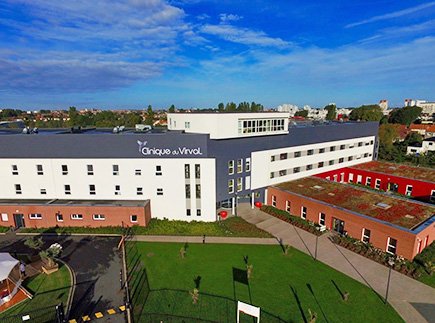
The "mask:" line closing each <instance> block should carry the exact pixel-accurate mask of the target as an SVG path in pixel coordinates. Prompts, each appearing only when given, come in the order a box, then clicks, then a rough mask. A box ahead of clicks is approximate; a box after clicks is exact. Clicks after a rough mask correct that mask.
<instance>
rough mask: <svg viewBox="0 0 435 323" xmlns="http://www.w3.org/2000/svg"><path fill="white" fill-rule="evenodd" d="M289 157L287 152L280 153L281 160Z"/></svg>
mask: <svg viewBox="0 0 435 323" xmlns="http://www.w3.org/2000/svg"><path fill="white" fill-rule="evenodd" d="M287 157H288V155H287V153H282V154H279V160H284V159H287Z"/></svg>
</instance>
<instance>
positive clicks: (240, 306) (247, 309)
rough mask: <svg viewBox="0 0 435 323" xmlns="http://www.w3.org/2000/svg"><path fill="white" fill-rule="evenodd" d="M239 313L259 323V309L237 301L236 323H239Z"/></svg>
mask: <svg viewBox="0 0 435 323" xmlns="http://www.w3.org/2000/svg"><path fill="white" fill-rule="evenodd" d="M240 312H242V313H245V314H248V315H250V316H252V317H255V318H256V319H257V323H260V308H259V307H256V306H252V305H251V304H246V303H243V302H240V301H237V323H240Z"/></svg>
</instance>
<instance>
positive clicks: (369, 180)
mask: <svg viewBox="0 0 435 323" xmlns="http://www.w3.org/2000/svg"><path fill="white" fill-rule="evenodd" d="M371 183H372V178H371V177H367V178H366V185H367V186H370V184H371Z"/></svg>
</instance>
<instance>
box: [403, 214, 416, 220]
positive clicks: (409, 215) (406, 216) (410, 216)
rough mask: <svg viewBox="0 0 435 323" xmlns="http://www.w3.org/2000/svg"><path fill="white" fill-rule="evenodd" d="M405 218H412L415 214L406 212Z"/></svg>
mask: <svg viewBox="0 0 435 323" xmlns="http://www.w3.org/2000/svg"><path fill="white" fill-rule="evenodd" d="M405 218H407V219H414V218H415V216H413V215H411V214H407V215H405Z"/></svg>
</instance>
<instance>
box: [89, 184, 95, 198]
mask: <svg viewBox="0 0 435 323" xmlns="http://www.w3.org/2000/svg"><path fill="white" fill-rule="evenodd" d="M89 194H90V195H95V194H96V192H95V185H94V184H90V185H89Z"/></svg>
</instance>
